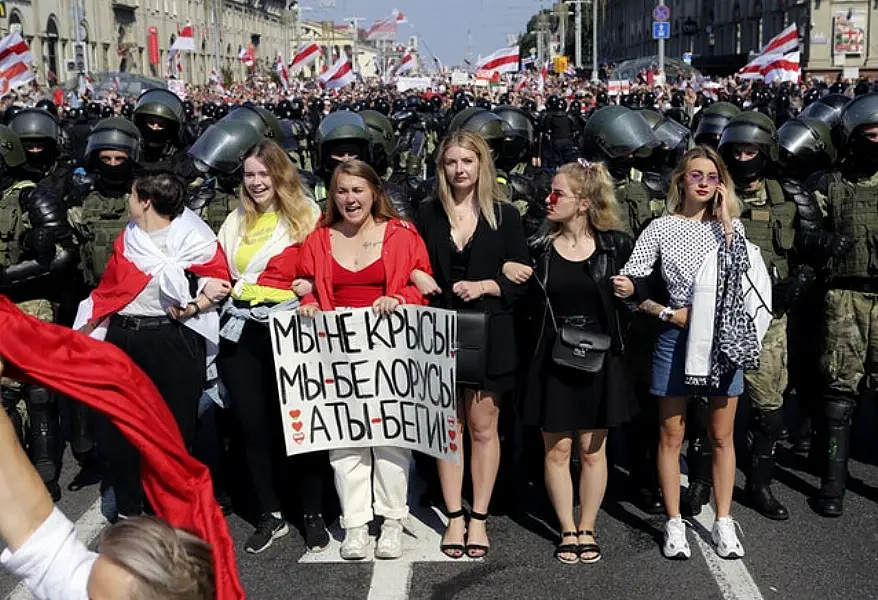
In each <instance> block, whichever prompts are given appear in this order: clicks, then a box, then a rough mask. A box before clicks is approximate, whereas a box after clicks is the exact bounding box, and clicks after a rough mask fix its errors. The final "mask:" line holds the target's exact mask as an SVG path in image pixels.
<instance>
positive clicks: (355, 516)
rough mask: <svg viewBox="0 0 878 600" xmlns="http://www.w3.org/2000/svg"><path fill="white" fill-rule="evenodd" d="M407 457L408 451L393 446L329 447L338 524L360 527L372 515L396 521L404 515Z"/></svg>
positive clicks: (407, 508) (405, 511)
mask: <svg viewBox="0 0 878 600" xmlns="http://www.w3.org/2000/svg"><path fill="white" fill-rule="evenodd" d="M411 456H412V453H411V450H406V449H404V448H396V447H393V446H376V447H373V448H344V449H341V450H330V452H329V462H330V464H331V465H332V470H333V471H335V490H336V492H337V493H338V499H339V501H340V502H341V513H342V515H341V526H342V527H344V528H345V529H350V528H353V527H361V526H363V525H366V524H368V523H369V522H370V521H371V520H372V519H373V517H374V515H376V514H377V515H379V516H382V517H384V518H386V519H397V520H402V519H405V518H406V517H407V516H408V514H409V507H408V489H409V461H410V460H411ZM373 467H374V468H373ZM373 492H374V498H375V501H374V504H373V501H372V497H373ZM373 507H374V511H373Z"/></svg>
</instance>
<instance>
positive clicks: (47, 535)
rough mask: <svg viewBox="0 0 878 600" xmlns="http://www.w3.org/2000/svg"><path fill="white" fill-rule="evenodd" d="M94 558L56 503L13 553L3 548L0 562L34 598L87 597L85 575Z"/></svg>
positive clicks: (67, 599)
mask: <svg viewBox="0 0 878 600" xmlns="http://www.w3.org/2000/svg"><path fill="white" fill-rule="evenodd" d="M97 558H98V555H97V553H95V552H91V551H89V549H88V548H86V547H85V544H83V543H82V542H80V541H79V540H78V539H77V538H76V531H75V529H74V527H73V523H71V522H70V519H68V518H67V517H65V516H64V513H62V512H61V511H60V510H58V508H57V507H56V508H55V509H53V510H52V514H50V515H49V516H48V518H47V519H46V520H45V521H43V524H42V525H40V527H39V529H37V530H36V531H35V532H34V533H33V535H31V536H30V538H28V540H27V541H26V542H25V543H24V544H23V545H22V546H21V548H19V549H18V550H17V551H16V552H15V553H14V554H13V553H12V552H10V551H9V548H6V549H5V550H3V552H2V554H0V564H2V565H3V566H4V567H6V568H7V569H9V571H11V572H12V573H13V574H14V575H16V576H17V577H18V578H19V579H21V580H22V581H23V582H24V584H25V585H26V586H27V588H28V589H29V590H30V591H31V593H32V594H33V596H34V598H36V599H37V600H88V578H89V576H90V575H91V569H92V567H93V566H94V563H95V560H97Z"/></svg>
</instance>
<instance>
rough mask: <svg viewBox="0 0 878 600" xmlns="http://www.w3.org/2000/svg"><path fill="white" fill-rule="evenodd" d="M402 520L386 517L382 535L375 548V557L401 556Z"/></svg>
mask: <svg viewBox="0 0 878 600" xmlns="http://www.w3.org/2000/svg"><path fill="white" fill-rule="evenodd" d="M402 529H403V527H402V522H400V521H397V520H396V519H384V524H383V525H382V526H381V536H380V537H379V538H378V545H377V546H376V548H375V558H399V557H400V556H402Z"/></svg>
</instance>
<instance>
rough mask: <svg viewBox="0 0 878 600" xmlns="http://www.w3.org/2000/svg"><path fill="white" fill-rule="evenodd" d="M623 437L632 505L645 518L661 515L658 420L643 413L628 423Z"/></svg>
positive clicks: (662, 509) (662, 506) (663, 506)
mask: <svg viewBox="0 0 878 600" xmlns="http://www.w3.org/2000/svg"><path fill="white" fill-rule="evenodd" d="M654 402H655V400H654V399H653V403H654ZM626 437H627V442H628V470H629V473H630V476H629V489H630V494H631V502H632V503H633V504H634V505H635V506H636V507H637V508H639V509H640V510H642V511H643V512H645V513H646V514H648V515H660V514H662V513H663V512H664V511H665V504H664V502H662V496H661V493H660V492H659V484H658V465H657V464H656V452H657V450H658V418H657V417H656V416H654V415H652V414H650V413H649V412H648V411H644V412H642V413H641V414H640V415H638V416H637V418H635V419H634V421H632V422H631V423H630V424H629V427H628V430H627V431H626Z"/></svg>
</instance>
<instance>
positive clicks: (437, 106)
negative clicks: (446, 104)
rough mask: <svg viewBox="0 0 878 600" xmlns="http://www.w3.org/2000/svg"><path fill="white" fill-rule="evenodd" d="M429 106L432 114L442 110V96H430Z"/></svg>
mask: <svg viewBox="0 0 878 600" xmlns="http://www.w3.org/2000/svg"><path fill="white" fill-rule="evenodd" d="M430 105H431V106H432V107H433V112H439V111H440V110H442V96H431V97H430Z"/></svg>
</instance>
